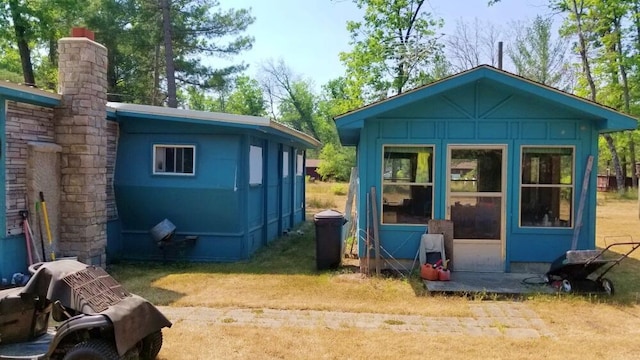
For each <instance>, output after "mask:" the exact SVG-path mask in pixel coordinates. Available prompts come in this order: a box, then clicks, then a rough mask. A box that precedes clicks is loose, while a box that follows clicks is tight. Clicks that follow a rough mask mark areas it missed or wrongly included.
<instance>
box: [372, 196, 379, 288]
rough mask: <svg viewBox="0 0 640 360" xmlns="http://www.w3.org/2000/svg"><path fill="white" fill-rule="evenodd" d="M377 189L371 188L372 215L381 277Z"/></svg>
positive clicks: (377, 270)
mask: <svg viewBox="0 0 640 360" xmlns="http://www.w3.org/2000/svg"><path fill="white" fill-rule="evenodd" d="M377 198H378V197H377V195H376V187H375V186H372V187H371V213H372V216H373V246H374V248H375V252H376V276H380V233H379V232H378V206H377V202H376V199H377Z"/></svg>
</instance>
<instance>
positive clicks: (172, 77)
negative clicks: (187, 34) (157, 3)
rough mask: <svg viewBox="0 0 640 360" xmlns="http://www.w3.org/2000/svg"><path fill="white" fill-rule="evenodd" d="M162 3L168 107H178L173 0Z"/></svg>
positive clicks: (163, 0) (164, 0)
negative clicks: (172, 32)
mask: <svg viewBox="0 0 640 360" xmlns="http://www.w3.org/2000/svg"><path fill="white" fill-rule="evenodd" d="M161 1H162V33H163V36H164V57H165V62H166V64H165V66H166V70H167V105H168V106H169V107H171V108H177V107H178V98H177V95H176V67H175V64H174V62H173V38H172V36H171V0H161Z"/></svg>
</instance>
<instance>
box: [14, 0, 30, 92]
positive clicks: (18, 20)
mask: <svg viewBox="0 0 640 360" xmlns="http://www.w3.org/2000/svg"><path fill="white" fill-rule="evenodd" d="M9 9H10V10H11V18H12V19H13V29H14V31H15V33H16V42H17V44H18V52H19V54H20V62H21V63H22V74H23V76H24V83H25V84H26V85H30V86H35V85H36V80H35V77H34V75H33V65H32V64H31V50H30V49H29V39H27V28H28V25H27V24H26V22H25V20H24V18H23V17H22V10H21V9H20V5H19V4H18V0H9Z"/></svg>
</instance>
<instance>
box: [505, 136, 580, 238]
mask: <svg viewBox="0 0 640 360" xmlns="http://www.w3.org/2000/svg"><path fill="white" fill-rule="evenodd" d="M525 148H527V149H531V148H545V149H571V157H572V159H571V184H570V185H569V184H523V183H522V175H523V174H522V171H523V168H522V165H523V163H522V161H523V156H524V149H525ZM519 162H520V173H519V176H518V182H519V185H520V186H519V188H518V191H519V194H518V227H520V228H523V229H566V230H570V229H573V228H574V226H575V217H574V215H575V206H574V205H575V204H574V200H575V198H576V189H575V185H576V147H575V146H574V145H520V160H519ZM523 188H569V189H571V200H570V201H569V203H570V204H571V226H552V225H550V226H528V225H522V189H523ZM551 220H552V219H551Z"/></svg>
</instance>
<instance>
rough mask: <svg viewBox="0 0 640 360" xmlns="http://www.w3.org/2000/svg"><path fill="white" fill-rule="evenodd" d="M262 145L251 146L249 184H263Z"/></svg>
mask: <svg viewBox="0 0 640 360" xmlns="http://www.w3.org/2000/svg"><path fill="white" fill-rule="evenodd" d="M262 162H263V153H262V146H258V145H250V146H249V185H262V177H263V175H262V172H263V171H262Z"/></svg>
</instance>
